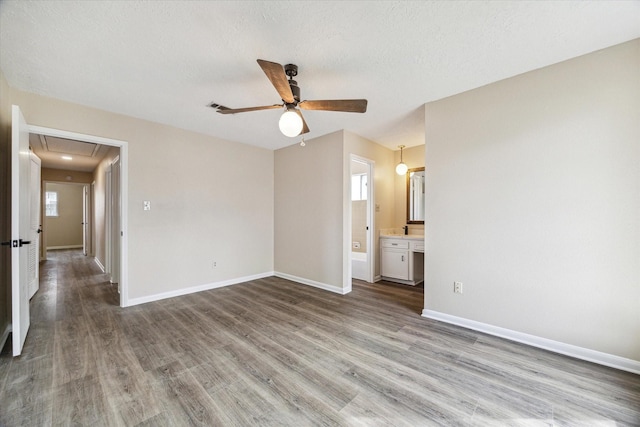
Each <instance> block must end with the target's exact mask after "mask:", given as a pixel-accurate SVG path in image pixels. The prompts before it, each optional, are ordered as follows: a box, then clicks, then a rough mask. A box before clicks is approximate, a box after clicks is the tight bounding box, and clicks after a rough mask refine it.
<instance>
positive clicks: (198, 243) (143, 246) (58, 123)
mask: <svg viewBox="0 0 640 427" xmlns="http://www.w3.org/2000/svg"><path fill="white" fill-rule="evenodd" d="M10 93H11V100H10V101H11V103H14V104H17V105H19V106H20V107H21V108H22V110H23V113H24V116H25V118H26V120H27V123H29V124H31V125H37V126H44V127H51V128H56V129H62V130H67V131H72V132H78V133H84V134H89V135H96V136H101V137H106V138H112V139H117V140H123V141H127V142H128V152H129V168H128V174H129V186H128V191H129V196H128V200H127V201H128V204H129V209H128V212H127V213H128V218H129V229H128V232H129V235H128V242H129V246H128V248H127V249H128V260H129V263H128V264H129V295H128V298H129V299H131V298H133V299H135V298H140V299H144V298H146V297H150V296H153V295H158V294H165V293H169V294H170V293H172V292H177V291H180V290H183V289H185V288H190V287H195V286H203V285H208V284H211V283H218V282H223V281H229V280H234V279H238V278H243V277H248V276H253V275H259V274H265V273H269V272H271V271H273V247H274V245H273V164H274V162H273V152H272V151H269V150H265V149H261V148H256V147H252V146H248V145H243V144H238V143H233V142H229V141H225V140H221V139H217V138H213V137H209V136H205V135H201V134H196V133H193V132H188V131H184V130H180V129H176V128H173V127H170V126H165V125H161V124H157V123H152V122H148V121H144V120H139V119H135V118H132V117H127V116H122V115H118V114H113V113H109V112H106V111H101V110H97V109H92V108H88V107H84V106H80V105H77V104H72V103H68V102H64V101H61V100H57V99H52V98H47V97H42V96H38V95H34V94H29V93H25V92H20V91H16V90H11V91H10ZM239 170H241V171H242V172H241V173H240V172H239ZM143 200H150V201H151V206H152V210H151V211H143V209H142V202H143ZM213 261H216V262H217V267H216V268H213V267H212V264H213Z"/></svg>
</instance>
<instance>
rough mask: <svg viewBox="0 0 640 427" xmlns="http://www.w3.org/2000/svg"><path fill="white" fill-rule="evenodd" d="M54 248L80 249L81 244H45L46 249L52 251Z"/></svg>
mask: <svg viewBox="0 0 640 427" xmlns="http://www.w3.org/2000/svg"><path fill="white" fill-rule="evenodd" d="M56 249H82V245H66V246H47V250H48V251H52V250H56Z"/></svg>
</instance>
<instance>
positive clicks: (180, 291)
mask: <svg viewBox="0 0 640 427" xmlns="http://www.w3.org/2000/svg"><path fill="white" fill-rule="evenodd" d="M271 276H273V271H269V272H266V273H260V274H254V275H252V276H245V277H238V278H235V279H229V280H223V281H220V282H213V283H206V284H204V285H198V286H192V287H190V288H182V289H176V290H175V291H169V292H163V293H161V294H154V295H148V296H146V297H139V298H131V299H129V300H128V302H129V305H128V306H127V307H131V306H134V305H139V304H145V303H148V302H153V301H159V300H163V299H167V298H173V297H179V296H182V295H188V294H193V293H196V292H202V291H208V290H211V289H217V288H222V287H225V286H230V285H237V284H238V283H244V282H249V281H251V280H257V279H264V278H265V277H271Z"/></svg>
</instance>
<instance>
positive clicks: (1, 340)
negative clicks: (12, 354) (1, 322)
mask: <svg viewBox="0 0 640 427" xmlns="http://www.w3.org/2000/svg"><path fill="white" fill-rule="evenodd" d="M10 333H11V323H7V327H6V328H4V332H2V336H0V350H1V349H3V348H4V345H5V344H6V343H7V338H9V334H10Z"/></svg>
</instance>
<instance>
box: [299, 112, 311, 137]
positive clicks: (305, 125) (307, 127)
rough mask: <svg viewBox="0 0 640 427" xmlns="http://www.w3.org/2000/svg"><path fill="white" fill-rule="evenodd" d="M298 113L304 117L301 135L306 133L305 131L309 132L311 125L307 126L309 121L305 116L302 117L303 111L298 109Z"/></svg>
mask: <svg viewBox="0 0 640 427" xmlns="http://www.w3.org/2000/svg"><path fill="white" fill-rule="evenodd" d="M296 113H298V115H299V116H300V118H301V119H302V131H301V132H300V135H304V134H305V133H309V126H307V122H306V121H305V120H304V117H302V111H300V110H296Z"/></svg>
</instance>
